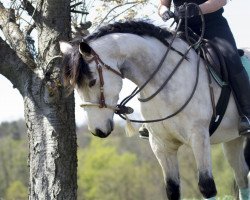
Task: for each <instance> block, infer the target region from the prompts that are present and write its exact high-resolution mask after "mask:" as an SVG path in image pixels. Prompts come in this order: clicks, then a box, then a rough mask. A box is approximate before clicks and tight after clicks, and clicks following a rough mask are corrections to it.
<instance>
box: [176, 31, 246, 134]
mask: <svg viewBox="0 0 250 200" xmlns="http://www.w3.org/2000/svg"><path fill="white" fill-rule="evenodd" d="M188 32H189V33H188V36H189V38H188V39H189V41H192V42H194V43H195V42H196V41H198V40H199V36H198V35H196V34H195V33H193V32H192V31H188ZM178 37H180V38H182V39H183V40H186V35H185V33H183V32H179V33H178ZM186 41H187V40H186ZM195 50H196V51H198V50H201V57H202V58H203V60H204V62H205V65H206V68H207V71H208V73H209V75H210V76H209V87H210V96H211V102H212V106H213V115H212V117H211V121H210V125H209V134H210V136H211V135H212V134H213V133H214V132H215V131H216V129H217V128H218V126H219V125H220V123H221V120H222V119H223V116H224V114H225V112H226V109H227V106H228V102H229V98H230V94H231V87H230V84H229V79H228V72H227V67H226V64H225V60H224V58H223V56H222V55H221V53H220V50H219V49H218V48H217V47H216V46H215V45H214V44H213V43H212V42H211V41H209V40H205V39H203V40H202V42H201V43H200V44H199V47H198V48H196V49H195ZM241 53H242V52H241ZM210 77H212V78H213V79H214V80H215V81H216V83H217V84H218V85H219V86H220V87H221V94H220V97H219V99H218V101H217V104H216V105H215V102H214V94H213V88H212V86H211V78H210Z"/></svg>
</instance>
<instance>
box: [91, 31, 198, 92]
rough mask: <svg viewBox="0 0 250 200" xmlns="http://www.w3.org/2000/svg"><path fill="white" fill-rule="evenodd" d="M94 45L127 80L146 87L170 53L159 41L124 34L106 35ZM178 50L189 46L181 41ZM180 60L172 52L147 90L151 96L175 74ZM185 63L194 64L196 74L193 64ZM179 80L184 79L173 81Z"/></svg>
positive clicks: (188, 75)
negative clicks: (175, 68)
mask: <svg viewBox="0 0 250 200" xmlns="http://www.w3.org/2000/svg"><path fill="white" fill-rule="evenodd" d="M93 45H94V46H93V48H94V49H95V50H96V51H97V53H98V54H99V55H100V56H101V58H102V59H103V61H104V62H105V63H106V64H107V65H110V66H112V67H113V68H115V67H117V68H118V69H119V70H121V71H122V72H123V73H124V76H125V77H126V78H128V79H129V80H131V81H132V82H134V83H135V84H136V85H137V86H141V85H143V84H144V83H145V81H146V80H147V79H148V78H149V77H150V76H151V74H152V73H153V71H154V70H155V69H156V68H157V67H158V65H159V63H160V61H161V59H162V57H163V55H164V53H165V52H166V50H167V47H166V46H165V45H164V44H162V43H161V42H160V41H159V40H157V39H155V38H152V37H140V36H137V35H133V34H121V33H116V34H110V35H106V36H104V37H102V38H100V39H98V40H96V41H95V42H94V43H93ZM174 47H176V48H177V49H178V50H180V51H182V52H184V51H185V49H187V45H186V44H185V43H184V42H183V41H181V40H179V39H177V40H176V42H174ZM180 58H181V57H180V55H178V54H177V53H176V52H174V51H172V50H171V51H170V53H169V54H168V56H167V58H166V59H165V62H164V63H163V66H162V67H161V69H160V70H159V72H158V73H157V74H156V75H155V76H154V77H153V79H152V80H151V81H150V82H149V84H148V85H147V86H146V87H145V89H144V90H143V91H144V92H145V93H148V94H149V93H152V92H155V90H156V89H158V88H159V87H160V85H161V84H162V83H163V81H164V80H166V77H168V75H169V74H170V73H171V72H172V70H173V68H174V67H175V66H176V64H177V63H178V61H179V60H180ZM185 62H186V64H188V65H191V67H192V68H194V71H195V67H194V66H193V64H192V63H187V61H185ZM188 67H189V66H188ZM179 71H180V70H179ZM194 71H193V72H194ZM193 72H192V71H190V70H186V69H184V71H183V73H184V74H179V77H181V76H187V77H190V78H192V77H191V76H194V73H193ZM189 73H190V74H189ZM178 79H180V78H178V77H177V78H173V81H171V82H172V83H173V82H174V80H177V82H178ZM173 84H174V83H173ZM177 84H178V83H177ZM148 94H146V95H148Z"/></svg>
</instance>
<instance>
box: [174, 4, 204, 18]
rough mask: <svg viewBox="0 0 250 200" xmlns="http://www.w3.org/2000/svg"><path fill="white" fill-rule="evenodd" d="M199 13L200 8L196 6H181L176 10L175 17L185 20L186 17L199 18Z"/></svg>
mask: <svg viewBox="0 0 250 200" xmlns="http://www.w3.org/2000/svg"><path fill="white" fill-rule="evenodd" d="M186 9H187V11H186ZM199 12H200V11H199V8H198V7H197V6H196V5H194V4H190V5H188V6H186V5H181V6H179V7H178V8H176V9H175V12H174V15H175V16H177V17H178V18H179V19H183V18H185V17H187V18H191V17H194V16H197V15H199Z"/></svg>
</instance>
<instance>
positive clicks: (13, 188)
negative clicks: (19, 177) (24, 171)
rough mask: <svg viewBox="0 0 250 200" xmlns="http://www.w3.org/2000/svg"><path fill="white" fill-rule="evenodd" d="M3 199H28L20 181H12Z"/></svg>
mask: <svg viewBox="0 0 250 200" xmlns="http://www.w3.org/2000/svg"><path fill="white" fill-rule="evenodd" d="M5 198H6V199H10V200H11V199H14V200H25V199H27V198H28V191H27V187H25V186H24V185H23V183H22V182H21V181H14V182H12V183H11V185H10V186H9V187H8V188H7V191H6V195H5Z"/></svg>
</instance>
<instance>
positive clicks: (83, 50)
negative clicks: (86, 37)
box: [79, 41, 92, 56]
mask: <svg viewBox="0 0 250 200" xmlns="http://www.w3.org/2000/svg"><path fill="white" fill-rule="evenodd" d="M91 50H92V49H91V47H90V46H89V44H88V43H87V42H85V41H82V42H81V43H80V44H79V52H80V54H82V55H83V56H90V55H91Z"/></svg>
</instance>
